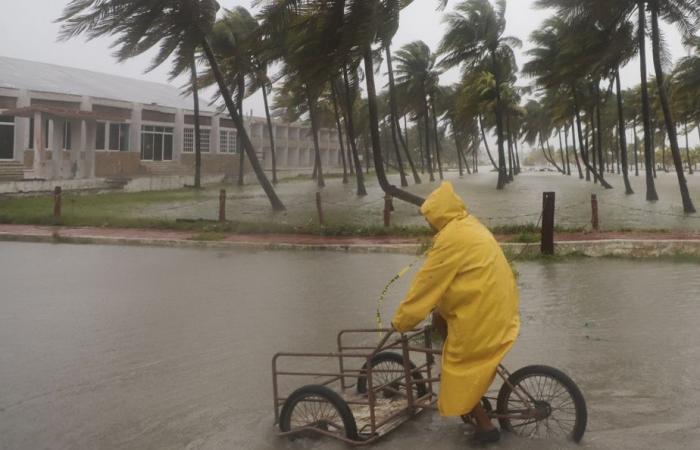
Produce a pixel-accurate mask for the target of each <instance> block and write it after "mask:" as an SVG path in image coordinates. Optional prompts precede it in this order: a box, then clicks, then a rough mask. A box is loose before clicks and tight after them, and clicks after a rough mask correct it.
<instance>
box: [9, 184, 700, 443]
mask: <svg viewBox="0 0 700 450" xmlns="http://www.w3.org/2000/svg"><path fill="white" fill-rule="evenodd" d="M582 186H585V185H582ZM412 259H413V258H411V257H407V256H401V255H369V254H368V255H363V254H341V253H323V252H321V253H311V252H297V253H293V252H276V253H270V252H242V251H235V252H234V251H230V252H229V251H226V252H222V251H214V250H191V249H156V248H123V247H102V246H71V245H46V244H19V243H0V286H1V290H0V292H1V294H2V295H1V296H0V297H1V298H0V448H2V449H13V450H14V449H284V450H298V449H306V448H312V449H328V448H331V449H336V448H337V449H340V448H345V447H344V446H343V445H340V444H338V443H335V442H331V441H329V440H320V441H315V440H314V441H312V440H301V441H295V442H290V441H288V440H283V439H279V438H277V437H276V436H275V434H274V431H275V430H274V429H273V426H272V422H273V410H272V383H271V372H270V360H271V358H272V356H273V354H274V353H275V352H278V351H332V350H333V346H334V342H335V336H336V333H337V332H338V330H340V329H343V328H367V327H373V326H375V308H376V304H377V300H376V299H377V297H378V295H379V293H380V292H381V290H382V288H383V287H384V285H385V284H386V282H387V281H388V280H389V278H391V277H392V276H393V275H394V274H395V273H396V272H397V271H398V270H399V269H401V268H402V267H403V266H405V265H406V264H407V263H409V262H411V261H412ZM517 269H518V271H519V284H520V287H521V311H522V320H523V327H522V333H521V337H520V339H519V341H518V343H517V344H516V346H515V348H514V350H513V352H512V353H511V354H510V356H509V357H508V358H507V361H506V366H507V367H509V368H510V369H511V370H515V369H517V368H519V367H522V366H524V365H528V364H536V363H541V364H548V365H552V366H555V367H558V368H560V369H562V370H564V371H565V372H567V373H568V374H569V375H571V376H572V378H573V379H574V380H575V381H576V382H577V383H578V384H579V386H580V387H581V389H582V390H583V393H584V395H585V396H586V400H587V402H588V410H589V429H588V432H587V434H586V436H585V437H584V440H583V443H582V445H580V446H577V445H574V444H564V443H561V442H544V441H529V440H526V439H522V438H515V437H511V436H506V437H505V439H504V440H503V441H502V442H501V443H500V444H499V445H497V446H494V447H492V448H496V449H522V448H527V449H559V448H563V447H566V448H569V447H570V448H590V449H627V448H629V449H647V448H648V449H659V448H663V449H690V448H697V443H698V442H700V429H699V428H698V421H699V419H698V414H697V405H699V404H700V389H698V386H697V385H696V384H695V383H697V382H698V380H699V379H700V364H699V363H698V361H699V359H700V344H698V342H700V327H699V326H698V323H699V322H700V276H698V275H699V274H700V267H699V266H698V265H697V264H690V263H670V262H659V261H644V262H642V261H628V260H613V259H598V260H571V261H568V262H559V263H546V262H524V263H519V264H517ZM409 278H410V277H407V278H405V279H402V280H401V281H400V282H399V283H397V284H396V285H395V286H394V288H393V289H392V291H391V292H390V296H389V298H388V299H387V301H386V304H385V305H384V308H383V309H384V313H383V316H384V320H385V322H386V323H388V321H389V319H390V316H391V312H392V311H393V309H394V308H395V307H396V305H397V303H398V301H399V300H400V298H401V295H402V293H403V292H404V291H405V289H406V286H407V283H408V281H409ZM469 432H470V431H469V429H468V428H467V427H466V426H465V425H462V424H461V422H460V421H458V420H455V419H450V420H445V419H441V418H439V417H438V416H437V415H436V414H433V413H429V414H424V415H422V416H421V417H419V418H418V419H416V420H413V421H411V422H409V423H407V424H405V425H404V426H403V427H402V428H400V429H399V430H397V431H396V432H395V433H394V434H392V435H390V436H389V437H387V438H386V439H384V440H382V441H380V442H379V443H378V444H377V445H376V446H374V448H377V449H386V450H397V449H402V450H403V449H412V448H428V446H431V447H432V448H434V449H462V448H465V443H466V442H467V439H468V436H466V435H465V433H467V434H468V433H469Z"/></svg>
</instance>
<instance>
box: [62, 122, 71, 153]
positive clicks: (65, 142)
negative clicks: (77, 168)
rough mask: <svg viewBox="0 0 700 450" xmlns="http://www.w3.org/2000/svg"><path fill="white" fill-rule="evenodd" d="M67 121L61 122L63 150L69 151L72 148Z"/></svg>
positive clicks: (69, 125)
mask: <svg viewBox="0 0 700 450" xmlns="http://www.w3.org/2000/svg"><path fill="white" fill-rule="evenodd" d="M72 131H73V130H72V127H71V124H70V122H69V121H65V122H63V150H71V149H72V147H73V133H72Z"/></svg>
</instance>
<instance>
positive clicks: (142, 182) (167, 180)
mask: <svg viewBox="0 0 700 450" xmlns="http://www.w3.org/2000/svg"><path fill="white" fill-rule="evenodd" d="M224 178H225V175H223V174H220V175H202V179H201V181H202V184H203V185H207V184H218V183H221V182H223V181H224ZM193 185H194V175H171V176H159V177H139V178H134V179H133V180H130V181H129V182H128V183H127V184H126V186H124V191H125V192H144V191H167V190H173V189H182V188H183V187H185V186H193Z"/></svg>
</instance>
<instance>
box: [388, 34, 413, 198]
mask: <svg viewBox="0 0 700 450" xmlns="http://www.w3.org/2000/svg"><path fill="white" fill-rule="evenodd" d="M384 51H385V53H386V62H387V72H388V73H389V110H390V114H389V115H390V116H391V117H390V119H391V120H390V121H391V137H392V139H393V140H394V148H395V149H396V164H398V166H399V174H400V175H401V186H402V187H406V186H408V181H407V180H406V172H405V171H404V167H403V161H402V158H401V151H400V150H399V141H400V140H401V129H400V127H399V112H398V111H399V110H398V106H397V105H396V103H397V102H396V87H395V86H394V67H393V64H392V61H391V44H387V45H385V46H384ZM404 151H405V152H406V155H407V157H408V158H409V159H410V156H409V155H408V151H407V150H406V147H405V146H404ZM411 166H413V164H411ZM411 170H413V180H414V181H415V180H416V177H417V176H418V174H417V173H416V171H415V168H413V167H411Z"/></svg>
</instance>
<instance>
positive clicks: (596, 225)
mask: <svg viewBox="0 0 700 450" xmlns="http://www.w3.org/2000/svg"><path fill="white" fill-rule="evenodd" d="M591 224H592V225H593V229H594V230H595V231H598V230H600V222H599V220H598V196H597V195H595V194H591Z"/></svg>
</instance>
